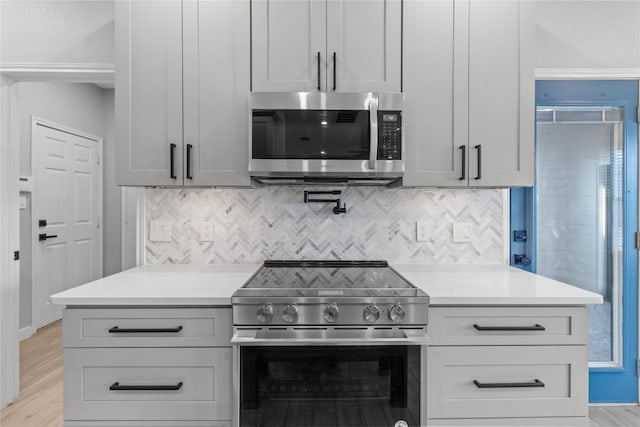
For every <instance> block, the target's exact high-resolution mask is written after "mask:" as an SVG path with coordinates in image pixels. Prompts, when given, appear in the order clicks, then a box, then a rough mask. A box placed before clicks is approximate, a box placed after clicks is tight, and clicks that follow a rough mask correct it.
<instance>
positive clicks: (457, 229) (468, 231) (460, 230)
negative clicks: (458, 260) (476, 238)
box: [453, 222, 473, 243]
mask: <svg viewBox="0 0 640 427" xmlns="http://www.w3.org/2000/svg"><path fill="white" fill-rule="evenodd" d="M472 237H473V224H471V223H470V222H454V223H453V241H454V242H455V243H469V242H471V240H472Z"/></svg>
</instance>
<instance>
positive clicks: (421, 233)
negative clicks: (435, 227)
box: [416, 221, 430, 242]
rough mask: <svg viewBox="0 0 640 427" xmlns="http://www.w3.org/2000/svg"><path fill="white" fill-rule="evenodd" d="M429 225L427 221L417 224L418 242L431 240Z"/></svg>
mask: <svg viewBox="0 0 640 427" xmlns="http://www.w3.org/2000/svg"><path fill="white" fill-rule="evenodd" d="M429 229H430V227H429V223H428V222H426V221H418V222H416V240H417V241H418V242H427V241H428V240H429V231H430V230H429Z"/></svg>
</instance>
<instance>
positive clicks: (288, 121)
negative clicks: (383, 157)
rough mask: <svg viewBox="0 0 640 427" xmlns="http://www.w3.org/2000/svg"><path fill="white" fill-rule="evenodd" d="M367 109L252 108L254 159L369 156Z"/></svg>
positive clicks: (365, 157) (364, 158)
mask: <svg viewBox="0 0 640 427" xmlns="http://www.w3.org/2000/svg"><path fill="white" fill-rule="evenodd" d="M369 144H370V141H369V111H367V110H253V130H252V139H251V145H252V157H253V158H254V159H339V160H366V159H368V158H369Z"/></svg>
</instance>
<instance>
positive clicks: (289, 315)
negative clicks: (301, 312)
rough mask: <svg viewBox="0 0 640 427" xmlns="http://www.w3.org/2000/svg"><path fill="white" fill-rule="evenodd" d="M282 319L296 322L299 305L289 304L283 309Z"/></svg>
mask: <svg viewBox="0 0 640 427" xmlns="http://www.w3.org/2000/svg"><path fill="white" fill-rule="evenodd" d="M282 320H284V321H285V322H287V323H295V322H297V321H298V307H296V306H295V304H289V305H287V306H285V307H284V310H282Z"/></svg>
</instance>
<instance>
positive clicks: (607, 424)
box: [0, 322, 640, 427]
mask: <svg viewBox="0 0 640 427" xmlns="http://www.w3.org/2000/svg"><path fill="white" fill-rule="evenodd" d="M589 425H590V427H640V406H591V407H590V408H589ZM0 426H1V427H61V426H62V324H61V322H56V323H53V324H52V325H50V326H47V327H45V328H43V329H40V330H39V331H38V333H37V334H35V335H34V336H32V337H31V338H28V339H26V340H24V341H22V342H21V343H20V399H19V400H18V401H17V402H15V403H13V404H11V405H9V406H7V407H6V408H5V409H3V410H2V411H1V412H0Z"/></svg>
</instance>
